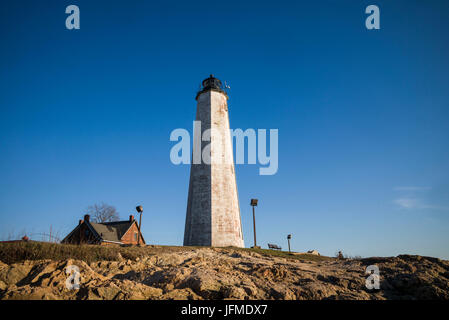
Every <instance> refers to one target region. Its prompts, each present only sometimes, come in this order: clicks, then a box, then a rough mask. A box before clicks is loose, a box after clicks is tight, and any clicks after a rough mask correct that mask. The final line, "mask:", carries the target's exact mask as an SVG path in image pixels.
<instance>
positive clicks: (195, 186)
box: [184, 90, 244, 247]
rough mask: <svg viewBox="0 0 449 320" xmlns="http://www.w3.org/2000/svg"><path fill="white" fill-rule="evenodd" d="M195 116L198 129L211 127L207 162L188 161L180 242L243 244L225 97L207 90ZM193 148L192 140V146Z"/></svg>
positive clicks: (214, 244)
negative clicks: (208, 161) (186, 190)
mask: <svg viewBox="0 0 449 320" xmlns="http://www.w3.org/2000/svg"><path fill="white" fill-rule="evenodd" d="M196 120H198V121H201V133H202V136H203V134H204V131H205V130H207V129H211V130H212V134H211V138H210V141H201V150H204V147H205V146H207V145H208V144H209V143H210V144H211V148H210V151H211V152H210V154H211V163H212V164H211V165H209V164H205V163H202V164H194V163H192V165H191V171H190V183H189V196H188V203H187V213H186V227H185V233H184V245H204V246H217V247H224V246H236V247H243V246H244V243H243V234H242V228H241V219H240V208H239V201H238V194H237V185H236V179H235V169H234V161H233V154H232V143H231V135H230V130H229V117H228V107H227V97H226V96H225V95H224V94H223V93H220V92H217V91H213V90H211V91H207V92H204V93H202V94H200V96H199V97H198V105H197V115H196ZM193 149H195V144H194V146H193Z"/></svg>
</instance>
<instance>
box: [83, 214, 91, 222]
mask: <svg viewBox="0 0 449 320" xmlns="http://www.w3.org/2000/svg"><path fill="white" fill-rule="evenodd" d="M89 218H90V216H89V215H88V214H85V215H84V221H86V222H89Z"/></svg>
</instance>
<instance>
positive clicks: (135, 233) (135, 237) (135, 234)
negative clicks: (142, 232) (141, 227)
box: [134, 232, 137, 241]
mask: <svg viewBox="0 0 449 320" xmlns="http://www.w3.org/2000/svg"><path fill="white" fill-rule="evenodd" d="M134 241H137V232H134Z"/></svg>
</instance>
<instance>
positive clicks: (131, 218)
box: [129, 214, 134, 222]
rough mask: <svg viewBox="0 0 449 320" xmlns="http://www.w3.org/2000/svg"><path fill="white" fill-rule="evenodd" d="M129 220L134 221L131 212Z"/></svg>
mask: <svg viewBox="0 0 449 320" xmlns="http://www.w3.org/2000/svg"><path fill="white" fill-rule="evenodd" d="M129 221H130V222H133V221H134V216H133V215H132V214H131V215H130V216H129Z"/></svg>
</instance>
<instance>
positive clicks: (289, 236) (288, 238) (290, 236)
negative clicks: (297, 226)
mask: <svg viewBox="0 0 449 320" xmlns="http://www.w3.org/2000/svg"><path fill="white" fill-rule="evenodd" d="M291 238H292V235H291V234H289V235H288V236H287V240H288V252H289V253H291V251H290V239H291Z"/></svg>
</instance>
